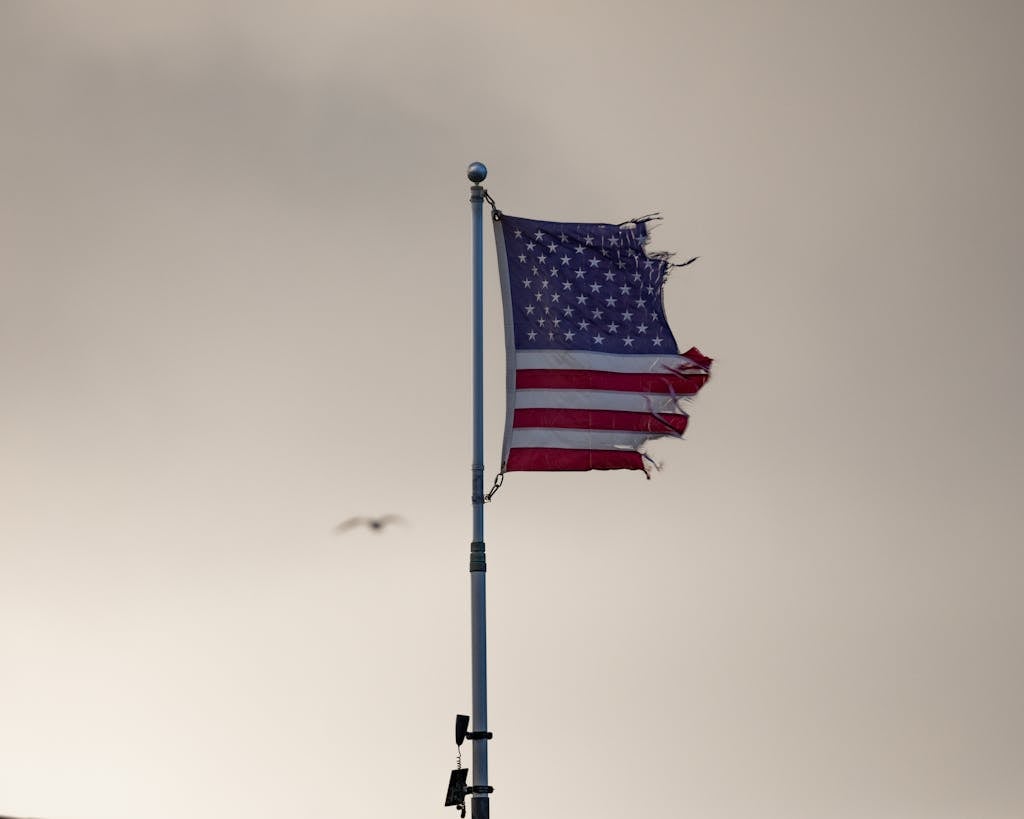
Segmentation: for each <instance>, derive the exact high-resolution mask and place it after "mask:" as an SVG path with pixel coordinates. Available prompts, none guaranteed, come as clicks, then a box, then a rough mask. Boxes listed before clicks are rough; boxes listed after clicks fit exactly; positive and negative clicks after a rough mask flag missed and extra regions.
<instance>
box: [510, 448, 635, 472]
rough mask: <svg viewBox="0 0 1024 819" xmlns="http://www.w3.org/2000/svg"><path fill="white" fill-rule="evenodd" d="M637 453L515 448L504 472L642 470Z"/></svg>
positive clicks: (615, 450) (614, 450)
mask: <svg viewBox="0 0 1024 819" xmlns="http://www.w3.org/2000/svg"><path fill="white" fill-rule="evenodd" d="M643 468H644V461H643V458H642V457H641V456H640V453H639V452H629V451H626V450H618V449H546V448H544V447H515V448H513V449H511V450H509V453H508V461H507V462H506V464H505V471H506V472H585V471H587V470H588V469H643Z"/></svg>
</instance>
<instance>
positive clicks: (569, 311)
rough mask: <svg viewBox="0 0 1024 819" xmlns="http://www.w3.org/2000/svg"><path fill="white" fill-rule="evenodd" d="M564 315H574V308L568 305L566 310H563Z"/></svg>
mask: <svg viewBox="0 0 1024 819" xmlns="http://www.w3.org/2000/svg"><path fill="white" fill-rule="evenodd" d="M562 315H563V316H572V308H571V307H566V308H565V309H564V310H562Z"/></svg>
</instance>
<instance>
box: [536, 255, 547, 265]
mask: <svg viewBox="0 0 1024 819" xmlns="http://www.w3.org/2000/svg"><path fill="white" fill-rule="evenodd" d="M547 260H548V257H547V256H545V255H544V254H543V253H541V254H540V256H538V257H537V261H538V262H540V263H541V264H544V262H546V261H547Z"/></svg>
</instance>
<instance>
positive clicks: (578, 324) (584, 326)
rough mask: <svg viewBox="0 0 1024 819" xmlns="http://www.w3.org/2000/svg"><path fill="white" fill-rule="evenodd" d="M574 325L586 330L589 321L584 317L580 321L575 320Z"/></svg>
mask: <svg viewBox="0 0 1024 819" xmlns="http://www.w3.org/2000/svg"><path fill="white" fill-rule="evenodd" d="M576 326H577V327H579V328H580V329H581V330H586V329H587V328H588V327H589V326H590V322H589V321H587V320H586V319H583V320H582V321H577V322H576Z"/></svg>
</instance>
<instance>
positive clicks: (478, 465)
mask: <svg viewBox="0 0 1024 819" xmlns="http://www.w3.org/2000/svg"><path fill="white" fill-rule="evenodd" d="M466 176H467V177H468V178H469V181H470V182H472V183H473V185H472V187H471V188H470V189H469V202H470V209H471V211H472V215H473V494H472V499H473V542H472V543H471V544H470V547H469V548H470V552H469V573H470V574H469V577H470V592H471V603H470V607H471V612H472V614H471V617H472V638H471V640H472V651H473V731H472V734H467V737H469V738H470V739H472V740H473V784H472V787H471V788H470V791H471V793H472V797H473V803H472V804H473V808H472V819H489V817H490V814H491V800H490V791H491V788H490V785H489V783H488V777H487V741H488V740H489V739H490V734H489V733H488V731H487V583H486V581H487V559H486V555H485V548H484V333H483V319H484V294H483V290H484V257H483V245H484V226H483V205H484V189H483V188H482V187H481V185H480V183H481V182H483V181H484V179H486V178H487V168H486V167H485V166H484V164H483V163H482V162H474V163H472V164H471V165H470V166H469V168H468V169H467V171H466Z"/></svg>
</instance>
